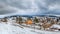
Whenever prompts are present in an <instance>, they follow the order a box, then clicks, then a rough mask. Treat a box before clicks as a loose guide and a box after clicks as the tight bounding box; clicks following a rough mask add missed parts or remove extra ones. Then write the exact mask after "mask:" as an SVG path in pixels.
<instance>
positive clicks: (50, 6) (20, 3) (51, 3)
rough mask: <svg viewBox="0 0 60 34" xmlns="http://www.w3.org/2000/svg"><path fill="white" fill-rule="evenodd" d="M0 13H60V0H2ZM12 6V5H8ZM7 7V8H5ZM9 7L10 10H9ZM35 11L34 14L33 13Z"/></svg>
mask: <svg viewBox="0 0 60 34" xmlns="http://www.w3.org/2000/svg"><path fill="white" fill-rule="evenodd" d="M0 3H2V4H3V5H4V6H3V5H2V4H0V9H2V10H0V14H11V13H16V12H17V14H18V13H19V12H20V13H19V14H23V15H25V14H27V15H40V14H59V15H60V7H59V6H60V0H0ZM8 6H10V7H11V8H10V7H8ZM5 8H6V9H5ZM7 9H8V10H7ZM32 13H33V14H32Z"/></svg>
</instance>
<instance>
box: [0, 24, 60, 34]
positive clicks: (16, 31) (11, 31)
mask: <svg viewBox="0 0 60 34" xmlns="http://www.w3.org/2000/svg"><path fill="white" fill-rule="evenodd" d="M15 25H17V24H15ZM15 25H12V24H5V23H0V34H60V32H50V31H41V30H34V29H31V28H27V27H23V26H22V27H23V28H21V27H19V26H15Z"/></svg>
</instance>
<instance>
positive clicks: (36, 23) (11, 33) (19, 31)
mask: <svg viewBox="0 0 60 34" xmlns="http://www.w3.org/2000/svg"><path fill="white" fill-rule="evenodd" d="M0 34H60V17H57V16H16V15H14V16H8V17H4V18H0Z"/></svg>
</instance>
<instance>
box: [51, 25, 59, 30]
mask: <svg viewBox="0 0 60 34" xmlns="http://www.w3.org/2000/svg"><path fill="white" fill-rule="evenodd" d="M51 28H58V29H60V25H57V24H54V25H52V26H51Z"/></svg>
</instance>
